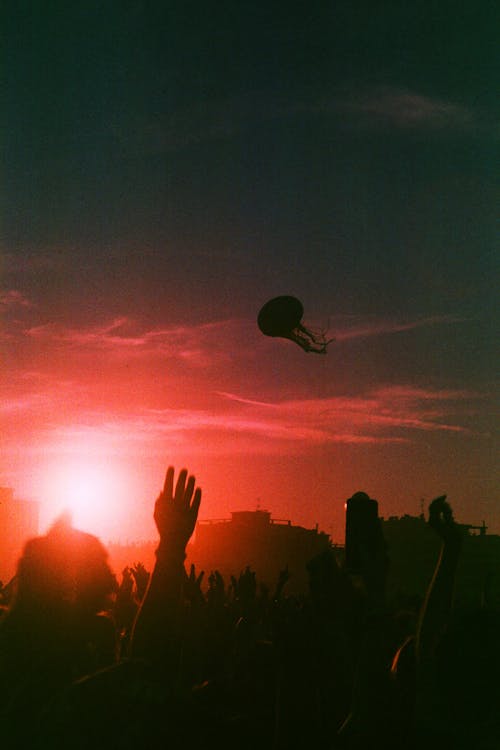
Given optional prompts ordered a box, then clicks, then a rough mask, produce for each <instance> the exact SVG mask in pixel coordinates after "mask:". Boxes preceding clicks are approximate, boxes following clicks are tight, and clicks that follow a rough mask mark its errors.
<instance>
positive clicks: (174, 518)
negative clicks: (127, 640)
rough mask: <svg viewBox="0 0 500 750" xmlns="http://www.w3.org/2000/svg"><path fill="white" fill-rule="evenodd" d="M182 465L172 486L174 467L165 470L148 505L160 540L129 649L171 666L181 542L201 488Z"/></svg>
mask: <svg viewBox="0 0 500 750" xmlns="http://www.w3.org/2000/svg"><path fill="white" fill-rule="evenodd" d="M195 483H196V480H195V478H194V476H192V475H191V476H189V477H188V472H187V470H186V469H182V471H181V472H180V473H179V476H178V479H177V482H176V484H175V490H174V468H173V467H172V466H170V467H169V468H168V470H167V474H166V477H165V483H164V486H163V490H162V492H161V493H160V494H159V496H158V498H157V500H156V503H155V508H154V520H155V523H156V527H157V529H158V533H159V535H160V543H159V545H158V547H157V549H156V564H155V567H154V569H153V573H152V575H151V578H150V581H149V585H148V589H147V591H146V594H145V597H144V600H143V602H142V606H141V608H140V610H139V613H138V615H137V619H136V622H135V626H134V632H133V637H132V648H131V653H132V656H134V657H139V658H144V659H147V660H149V661H151V662H153V663H155V664H157V665H158V666H162V667H166V666H168V667H169V668H175V666H176V664H175V663H176V660H177V659H178V657H179V649H180V610H181V594H182V584H183V581H184V577H185V571H184V559H185V556H186V545H187V543H188V541H189V539H190V538H191V535H192V533H193V531H194V528H195V525H196V519H197V517H198V511H199V508H200V502H201V489H200V488H199V487H198V488H196V489H195Z"/></svg>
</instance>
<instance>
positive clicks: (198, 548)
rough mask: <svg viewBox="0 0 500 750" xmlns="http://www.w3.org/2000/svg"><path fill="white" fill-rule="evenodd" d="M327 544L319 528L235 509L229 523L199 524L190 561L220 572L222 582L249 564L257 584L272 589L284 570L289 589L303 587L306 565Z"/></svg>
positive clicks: (221, 521) (189, 557)
mask: <svg viewBox="0 0 500 750" xmlns="http://www.w3.org/2000/svg"><path fill="white" fill-rule="evenodd" d="M330 546H331V542H330V537H329V536H328V534H326V533H324V532H322V531H318V528H317V527H316V528H314V529H306V528H303V527H302V526H294V525H293V524H292V522H291V521H289V520H282V519H276V518H272V517H271V513H270V512H269V511H267V510H255V511H248V510H245V511H236V512H233V513H231V518H229V519H215V520H211V521H198V525H197V527H196V535H195V538H194V541H193V542H192V543H191V544H190V545H189V547H188V562H191V561H192V562H194V563H195V564H196V568H197V570H200V571H201V570H205V572H206V573H207V575H208V573H209V572H210V571H213V570H218V571H219V572H220V573H221V574H222V575H223V577H224V578H226V577H229V576H230V575H235V576H236V577H237V576H238V575H239V573H240V572H241V571H242V570H244V569H245V568H246V567H247V565H249V566H250V567H251V568H252V570H254V571H255V572H256V573H257V580H258V581H262V582H263V583H265V584H266V585H267V586H269V587H271V588H273V587H274V585H275V584H276V581H277V578H278V575H279V572H280V570H282V569H283V568H285V567H286V566H288V568H289V571H290V573H291V578H290V583H289V585H288V589H289V590H293V591H304V590H306V587H307V570H306V565H307V563H308V561H309V560H310V559H311V558H313V557H314V556H315V555H317V554H319V553H320V552H321V551H323V550H325V549H327V548H329V547H330Z"/></svg>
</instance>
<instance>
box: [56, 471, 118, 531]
mask: <svg viewBox="0 0 500 750" xmlns="http://www.w3.org/2000/svg"><path fill="white" fill-rule="evenodd" d="M44 485H45V486H44V495H45V496H46V497H47V499H48V504H49V508H50V510H49V513H50V519H49V523H52V522H53V521H54V520H55V518H57V517H58V516H59V515H60V514H61V513H63V512H64V511H69V513H70V515H71V518H72V523H73V526H74V527H75V528H77V529H80V530H82V531H87V532H90V533H92V534H96V535H97V536H99V537H101V538H108V537H109V536H113V535H116V533H117V532H119V529H120V526H121V524H122V523H123V498H124V496H125V493H126V482H125V477H124V476H123V475H122V473H121V472H120V471H119V470H118V469H117V468H116V467H113V466H112V465H108V464H107V463H106V462H105V461H104V460H99V459H90V458H75V459H71V460H69V461H64V462H61V463H60V464H58V465H52V466H51V467H50V469H48V471H47V474H46V477H45V481H44Z"/></svg>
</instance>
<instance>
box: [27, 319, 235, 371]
mask: <svg viewBox="0 0 500 750" xmlns="http://www.w3.org/2000/svg"><path fill="white" fill-rule="evenodd" d="M239 323H240V322H239V321H234V320H224V321H214V322H211V323H204V324H194V325H191V326H189V325H184V326H173V327H170V328H165V327H158V328H144V327H143V326H141V325H140V324H138V323H137V322H136V321H134V320H132V319H130V318H127V317H120V318H115V319H114V320H112V321H110V322H107V323H105V324H102V325H99V326H95V327H92V328H70V327H64V326H60V325H56V324H53V323H47V324H43V325H38V326H33V327H31V328H27V329H26V330H25V332H24V334H25V336H26V337H28V338H31V339H34V340H37V341H43V342H45V343H46V344H48V345H50V344H54V345H58V346H63V347H64V346H67V347H69V348H71V349H73V350H79V351H85V350H90V351H92V350H94V351H95V350H99V351H100V352H101V353H103V354H106V355H108V356H110V357H118V358H123V357H128V358H137V357H141V356H143V357H151V356H157V357H177V358H180V359H181V360H183V361H184V362H188V363H189V364H192V365H194V366H204V365H207V364H208V363H209V362H211V361H213V360H214V359H218V360H219V359H220V358H223V359H228V358H229V351H228V348H227V347H228V345H229V344H228V342H231V341H232V340H233V339H234V337H235V328H236V327H237V326H238V325H239Z"/></svg>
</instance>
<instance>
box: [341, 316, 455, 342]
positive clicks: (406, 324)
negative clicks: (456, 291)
mask: <svg viewBox="0 0 500 750" xmlns="http://www.w3.org/2000/svg"><path fill="white" fill-rule="evenodd" d="M463 322H465V318H463V317H460V316H455V315H430V316H422V317H419V318H414V319H406V320H404V319H401V318H399V319H398V318H395V317H394V318H389V317H385V318H381V317H378V316H366V315H363V316H359V315H337V316H335V317H333V318H331V319H330V324H329V330H330V332H331V333H332V335H333V336H335V340H336V341H348V340H350V339H358V338H368V337H372V336H383V335H389V334H395V333H402V332H404V331H412V330H415V329H417V328H427V327H430V326H437V325H451V324H454V323H463Z"/></svg>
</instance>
